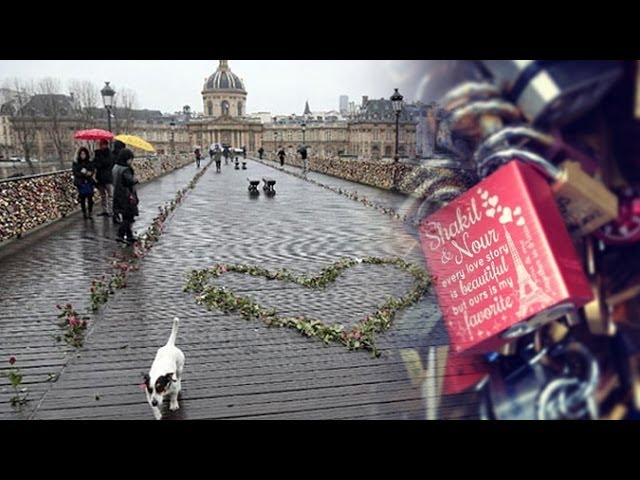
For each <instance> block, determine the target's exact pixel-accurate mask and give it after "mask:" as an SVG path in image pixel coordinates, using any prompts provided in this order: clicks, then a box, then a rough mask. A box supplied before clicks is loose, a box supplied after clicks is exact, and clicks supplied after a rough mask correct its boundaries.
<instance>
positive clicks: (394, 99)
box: [391, 88, 404, 191]
mask: <svg viewBox="0 0 640 480" xmlns="http://www.w3.org/2000/svg"><path fill="white" fill-rule="evenodd" d="M394 90H395V92H394V93H393V95H391V105H392V106H393V111H394V112H395V113H396V154H395V155H394V156H393V186H392V190H394V191H395V190H398V160H399V159H400V156H399V155H398V132H399V123H400V112H402V99H403V98H404V97H403V96H402V95H400V92H398V89H397V88H396V89H394Z"/></svg>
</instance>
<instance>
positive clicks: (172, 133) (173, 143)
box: [169, 122, 176, 155]
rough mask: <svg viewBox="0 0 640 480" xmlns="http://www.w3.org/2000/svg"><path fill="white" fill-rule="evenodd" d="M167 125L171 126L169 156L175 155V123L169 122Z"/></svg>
mask: <svg viewBox="0 0 640 480" xmlns="http://www.w3.org/2000/svg"><path fill="white" fill-rule="evenodd" d="M169 125H170V126H171V154H172V155H175V154H176V141H175V140H176V139H175V134H176V122H170V123H169Z"/></svg>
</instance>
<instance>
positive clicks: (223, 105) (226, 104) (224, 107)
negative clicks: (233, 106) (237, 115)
mask: <svg viewBox="0 0 640 480" xmlns="http://www.w3.org/2000/svg"><path fill="white" fill-rule="evenodd" d="M220 107H221V108H222V115H229V102H227V101H226V100H223V101H222V103H220Z"/></svg>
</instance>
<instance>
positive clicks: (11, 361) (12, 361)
mask: <svg viewBox="0 0 640 480" xmlns="http://www.w3.org/2000/svg"><path fill="white" fill-rule="evenodd" d="M9 363H10V364H11V365H13V364H14V363H16V357H10V358H9Z"/></svg>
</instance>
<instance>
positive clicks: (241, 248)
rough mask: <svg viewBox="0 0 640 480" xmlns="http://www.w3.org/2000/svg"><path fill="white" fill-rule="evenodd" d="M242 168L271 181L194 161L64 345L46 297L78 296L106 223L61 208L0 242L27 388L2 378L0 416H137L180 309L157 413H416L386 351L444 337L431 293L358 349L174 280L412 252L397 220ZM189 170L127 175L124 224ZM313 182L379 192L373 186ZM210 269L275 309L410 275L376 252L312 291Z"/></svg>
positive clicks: (5, 305)
mask: <svg viewBox="0 0 640 480" xmlns="http://www.w3.org/2000/svg"><path fill="white" fill-rule="evenodd" d="M248 167H249V172H250V173H251V175H253V176H255V177H256V178H262V177H263V176H270V177H273V178H275V179H276V180H277V184H276V187H277V188H276V191H277V194H276V195H275V196H274V197H267V196H265V195H262V194H261V195H260V196H259V197H257V198H256V197H251V196H249V195H248V192H247V187H246V178H245V177H246V174H247V172H243V171H235V170H234V169H233V167H232V166H231V165H229V166H227V167H226V168H225V166H224V165H223V171H222V173H221V174H216V173H215V168H214V169H209V170H208V171H207V173H206V174H205V175H204V176H203V177H202V179H201V180H200V182H199V183H198V185H197V186H196V188H195V189H194V190H193V191H191V193H189V194H188V196H187V198H186V199H185V201H184V202H183V204H182V205H181V206H180V207H178V209H177V210H176V211H175V212H174V214H173V215H172V216H171V217H170V219H169V221H168V222H167V225H166V229H165V232H164V234H163V235H162V237H161V239H160V241H159V242H158V243H157V244H156V246H154V248H153V249H152V250H151V251H150V253H149V255H148V256H147V257H145V259H144V261H143V264H142V267H141V268H140V270H139V271H137V272H134V273H132V274H130V277H129V286H128V287H127V288H125V289H123V290H120V291H118V292H117V293H116V295H115V296H113V297H112V298H111V299H110V301H109V302H108V303H107V305H106V306H104V307H102V309H101V310H100V311H99V312H98V313H97V314H95V315H92V316H91V320H90V325H91V328H90V331H89V334H88V337H87V340H86V343H85V346H84V347H83V348H82V349H80V350H77V351H75V350H70V349H68V350H66V351H65V347H63V346H61V345H60V344H59V343H57V342H55V340H54V339H53V336H54V335H55V334H57V333H59V329H58V327H57V326H56V323H55V315H56V309H55V304H56V303H67V302H72V303H73V304H74V306H77V307H78V308H79V309H84V308H86V306H87V302H88V288H89V283H90V279H91V278H95V277H97V276H99V274H100V273H101V272H106V271H108V261H109V258H110V257H111V255H112V254H113V252H114V251H118V248H120V247H118V246H117V245H116V243H115V241H114V240H113V237H114V234H115V231H114V229H113V226H112V225H111V224H110V223H109V222H108V221H106V220H104V221H103V219H100V217H98V218H97V219H96V220H94V222H93V223H90V222H89V223H87V222H85V221H84V220H83V219H81V218H78V217H77V216H75V217H72V218H68V219H66V220H64V221H63V222H59V223H58V224H56V225H54V226H52V227H49V228H48V229H47V230H46V232H44V233H42V232H41V233H38V234H36V235H34V236H32V237H27V238H25V239H24V240H23V241H21V242H19V243H18V244H15V245H12V246H10V247H8V248H7V249H4V250H0V268H1V269H2V271H3V275H4V278H5V280H3V285H2V289H0V338H1V339H2V340H1V341H0V362H1V361H2V360H1V359H4V358H8V357H9V356H10V355H15V356H16V357H17V358H18V364H17V365H18V366H20V367H21V368H22V371H23V374H24V379H25V380H24V381H25V384H26V385H27V386H28V387H29V391H30V399H31V401H30V402H29V404H28V405H27V406H26V407H25V408H23V410H22V411H20V412H16V410H15V409H12V408H11V407H10V406H9V404H8V398H9V397H10V394H11V392H10V390H9V389H8V388H7V387H6V384H5V383H2V387H0V419H9V418H33V419H131V420H145V419H148V420H151V419H153V415H152V413H151V410H150V408H149V406H148V405H147V403H146V398H145V394H144V392H143V391H142V389H141V387H140V385H141V383H142V374H143V373H145V372H146V371H148V369H149V367H150V364H151V362H152V360H153V357H154V355H155V350H156V349H157V348H158V347H160V346H162V345H163V344H164V342H165V341H166V339H167V337H168V335H169V332H170V329H171V319H172V318H173V316H178V317H180V319H181V327H180V332H179V334H178V341H177V345H178V346H179V347H180V348H181V349H182V350H183V351H184V353H185V355H186V365H185V373H184V380H183V383H182V386H183V391H182V396H181V409H180V410H179V411H177V412H175V413H169V411H168V408H167V407H166V406H165V408H164V412H165V414H166V418H167V419H232V418H247V419H254V418H255V419H424V418H425V398H423V395H424V394H423V392H422V389H421V388H420V386H416V385H414V384H412V383H411V381H410V378H409V376H408V373H407V369H406V367H405V365H404V363H403V361H402V357H401V354H400V352H401V350H402V349H407V348H411V349H415V350H417V351H418V352H419V353H420V355H421V356H422V358H423V361H424V359H425V357H426V352H427V349H428V347H429V346H431V345H443V344H446V343H448V338H447V335H446V333H445V331H444V327H443V325H442V321H441V318H440V314H439V310H438V307H437V303H436V301H435V298H434V297H432V296H430V295H428V296H426V297H425V298H423V300H422V301H421V302H420V303H419V304H417V305H415V306H413V307H411V308H409V309H407V310H406V311H404V312H402V313H401V314H400V315H399V317H398V318H397V320H396V323H395V324H394V326H393V327H392V328H391V329H390V330H389V331H388V332H386V333H384V334H382V335H381V336H380V337H379V340H378V343H379V346H380V347H381V349H382V356H381V357H380V358H376V359H372V358H371V357H370V355H369V354H368V353H366V352H349V351H347V350H346V349H345V348H344V347H342V346H338V345H325V344H323V343H322V342H320V341H318V340H317V339H313V338H311V339H310V338H306V337H303V336H301V335H300V334H299V333H297V332H295V331H292V330H289V329H280V328H268V327H266V326H264V325H263V324H261V323H259V322H247V321H245V320H243V319H241V318H240V317H239V316H238V315H225V314H222V313H220V312H215V311H212V312H210V311H207V310H206V308H204V307H203V306H199V305H196V303H195V301H194V300H193V297H192V295H191V294H189V293H185V292H183V291H182V287H183V286H184V284H185V280H184V275H185V274H186V273H188V272H189V271H191V270H192V269H194V268H203V267H207V266H210V265H212V264H214V263H217V262H221V263H227V262H228V263H245V264H255V265H259V266H262V267H265V268H269V269H279V268H282V267H286V268H287V269H289V270H291V271H294V272H296V273H299V274H310V273H313V272H317V271H319V270H320V269H321V268H323V267H325V266H327V265H329V264H330V263H332V262H334V261H335V260H337V259H339V258H342V257H364V256H383V257H403V258H406V259H407V260H411V261H414V262H416V263H419V264H421V265H424V260H423V258H422V253H421V252H420V249H419V248H412V246H413V245H414V244H415V241H414V239H413V238H412V237H411V235H410V234H409V233H408V232H407V231H405V229H404V227H403V225H402V223H401V222H399V221H397V220H395V219H392V218H390V217H388V216H384V215H382V214H381V213H380V212H378V211H376V210H373V209H371V208H367V207H365V206H363V205H361V204H359V203H357V202H354V201H351V200H349V199H347V198H345V197H343V196H340V195H337V194H335V193H332V192H329V191H326V190H323V189H321V188H319V187H316V186H314V185H312V184H310V183H308V182H305V181H303V180H300V179H297V178H295V177H293V176H290V175H287V174H285V173H281V172H277V171H274V170H272V169H270V168H269V167H267V166H264V165H261V164H259V163H257V162H253V161H249V162H248ZM194 173H195V167H193V166H192V165H190V166H188V167H185V168H183V169H181V170H179V171H177V172H174V173H171V174H169V175H167V176H165V177H163V178H161V179H159V180H157V181H156V182H153V183H151V184H149V185H146V186H145V187H143V188H141V189H140V198H141V207H142V208H143V212H142V215H141V217H140V219H139V221H138V222H137V223H136V225H135V229H137V230H140V231H142V230H144V229H145V228H146V225H147V224H148V223H149V221H150V219H151V218H152V217H153V215H155V213H156V212H157V207H158V206H159V205H161V204H162V203H164V202H165V201H167V200H169V199H170V198H172V197H173V195H174V194H175V192H176V191H177V190H179V189H180V188H182V187H184V186H185V185H186V184H187V183H188V181H189V180H190V179H191V178H192V177H193V175H194ZM325 181H326V182H335V183H336V185H340V186H342V187H345V186H349V185H350V188H352V189H353V190H356V189H357V190H358V191H359V192H365V193H366V192H367V191H368V190H369V195H371V196H372V197H373V196H375V195H378V197H379V199H380V200H381V201H384V199H385V198H384V196H385V194H386V192H379V191H377V190H375V189H367V187H363V186H360V185H357V186H355V185H354V184H349V182H345V181H342V180H337V179H331V178H328V177H325ZM388 198H389V199H390V200H389V201H395V202H397V201H398V200H397V198H396V197H392V196H389V197H388ZM8 279H10V280H8ZM217 282H218V283H221V284H224V285H226V286H227V287H228V288H230V289H233V290H234V291H236V292H237V293H241V294H243V295H247V296H249V297H251V298H253V299H254V300H256V301H258V302H260V303H261V304H263V305H266V306H270V307H274V308H277V309H278V310H279V311H280V312H281V313H283V314H306V315H309V316H313V317H315V318H321V319H323V320H324V321H326V322H334V321H339V322H341V323H343V324H345V325H347V324H355V323H357V322H358V321H359V320H360V319H362V318H363V317H364V316H365V315H366V314H367V313H368V312H370V311H372V310H373V309H374V307H375V306H376V305H378V304H379V303H381V302H382V301H384V299H385V298H387V297H388V296H391V295H398V294H401V293H402V292H404V291H405V290H406V289H407V287H408V286H409V285H410V283H411V278H410V277H408V276H407V275H406V274H404V273H403V272H400V271H398V270H396V269H394V268H392V267H386V266H365V265H359V266H357V267H354V268H353V269H351V270H348V271H347V272H345V274H344V275H343V276H342V277H340V278H339V279H338V280H337V281H336V283H335V284H334V285H332V286H330V287H328V288H327V289H326V290H325V291H322V292H309V291H307V290H305V289H304V288H302V287H299V286H296V285H289V284H283V283H281V282H269V281H266V280H263V279H259V278H254V277H242V276H240V275H237V274H228V275H225V276H224V277H221V278H220V279H217ZM7 366H8V365H7ZM2 368H3V365H1V364H0V369H2ZM53 380H55V381H53ZM427 395H428V394H427ZM439 415H440V417H441V418H468V417H473V416H475V411H474V405H473V398H472V397H454V398H444V399H443V401H442V404H441V407H440V409H439Z"/></svg>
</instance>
